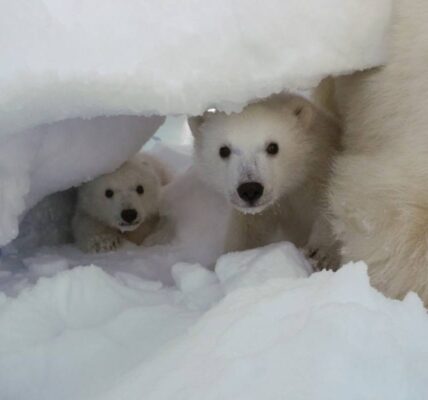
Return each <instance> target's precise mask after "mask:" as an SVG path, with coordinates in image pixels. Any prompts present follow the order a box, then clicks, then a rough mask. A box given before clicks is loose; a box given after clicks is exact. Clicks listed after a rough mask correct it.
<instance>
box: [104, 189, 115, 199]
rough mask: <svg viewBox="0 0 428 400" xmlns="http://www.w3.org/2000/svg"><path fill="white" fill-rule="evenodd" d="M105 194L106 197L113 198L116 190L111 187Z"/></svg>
mask: <svg viewBox="0 0 428 400" xmlns="http://www.w3.org/2000/svg"><path fill="white" fill-rule="evenodd" d="M104 194H105V195H106V197H107V198H108V199H111V198H112V197H113V195H114V192H113V190H111V189H107V190H106V191H105V193H104Z"/></svg>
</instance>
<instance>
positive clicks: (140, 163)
mask: <svg viewBox="0 0 428 400" xmlns="http://www.w3.org/2000/svg"><path fill="white" fill-rule="evenodd" d="M168 181H169V176H168V173H167V171H166V169H165V168H164V167H163V165H162V164H161V163H160V162H159V161H158V160H157V159H155V158H154V157H152V156H149V155H148V154H146V153H140V154H138V155H136V156H134V158H132V159H131V160H129V161H127V162H125V163H124V164H123V165H122V166H121V167H120V168H119V169H117V170H116V171H114V172H112V173H110V174H105V175H102V176H100V177H98V178H96V179H94V180H92V181H90V182H87V183H84V184H83V185H82V186H80V187H79V189H78V199H77V206H76V212H75V215H74V218H73V221H72V228H73V234H74V238H75V242H76V244H77V246H78V247H79V248H80V249H81V250H83V251H85V252H101V251H109V250H114V249H116V248H118V247H119V246H120V245H121V244H122V242H123V239H127V240H130V241H133V242H135V243H136V244H141V243H142V242H143V241H144V240H145V238H146V237H147V236H148V235H150V234H151V233H153V231H154V229H155V227H156V225H157V224H158V222H159V219H160V218H159V202H160V190H161V186H162V185H164V184H166V183H168Z"/></svg>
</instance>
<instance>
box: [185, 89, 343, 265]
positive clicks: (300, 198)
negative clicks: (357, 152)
mask: <svg viewBox="0 0 428 400" xmlns="http://www.w3.org/2000/svg"><path fill="white" fill-rule="evenodd" d="M189 125H190V127H191V130H192V133H193V135H194V138H195V141H194V144H195V163H196V166H197V171H198V173H199V174H200V175H201V176H202V179H203V180H204V181H205V182H207V183H208V184H209V185H210V186H211V187H213V188H214V189H216V190H217V191H218V192H220V193H223V194H224V196H225V197H226V199H227V200H228V202H229V204H230V205H231V206H232V207H233V209H232V212H231V216H230V219H229V229H228V231H229V233H228V235H227V238H226V240H225V251H238V250H246V249H249V248H254V247H258V246H262V245H266V244H269V243H272V242H274V241H278V240H289V241H291V242H293V243H294V244H295V245H296V246H299V247H303V246H306V245H308V242H309V243H310V244H309V246H310V248H311V250H310V251H309V252H311V253H313V254H312V255H313V256H314V257H315V258H316V263H317V265H318V266H319V267H322V266H327V265H328V264H330V263H333V264H335V263H336V262H337V257H336V255H337V248H336V247H335V244H334V243H333V242H334V241H333V236H332V234H331V231H330V229H329V226H328V222H327V220H326V218H325V215H324V205H325V200H326V197H325V188H326V186H327V181H328V178H329V175H330V170H331V164H332V160H333V157H334V155H335V154H336V152H337V150H338V149H339V140H340V128H339V126H338V124H337V123H336V121H335V120H334V118H332V117H331V116H329V115H328V114H326V113H324V112H322V111H320V110H319V109H317V108H316V107H315V106H314V105H313V104H311V103H310V102H309V101H307V100H306V99H304V98H302V97H300V96H297V95H285V94H284V95H276V96H272V97H270V98H268V99H266V100H262V101H258V102H256V103H253V104H250V105H248V106H247V107H245V108H244V110H243V111H242V112H240V113H233V114H230V115H227V114H225V113H222V112H215V113H211V112H206V113H205V114H204V115H203V116H201V117H193V118H190V119H189ZM323 264H325V265H323Z"/></svg>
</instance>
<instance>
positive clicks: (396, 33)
mask: <svg viewBox="0 0 428 400" xmlns="http://www.w3.org/2000/svg"><path fill="white" fill-rule="evenodd" d="M427 21H428V2H427V1H426V0H406V1H404V0H397V1H396V2H395V10H394V20H393V26H392V42H391V49H390V53H391V59H390V62H389V63H388V65H387V66H386V67H384V68H380V69H376V70H372V71H368V72H364V73H358V74H356V75H353V76H350V77H346V78H343V79H340V80H338V82H337V95H338V96H337V98H338V104H339V107H340V109H341V111H342V113H343V116H344V121H345V125H346V132H345V152H344V154H343V156H342V157H340V158H339V160H338V162H337V164H336V170H335V171H336V173H335V176H334V179H333V184H332V188H331V196H330V199H331V209H332V212H333V214H334V217H335V218H334V230H335V232H336V234H337V236H338V237H339V238H340V240H341V241H342V242H343V244H344V247H343V257H344V260H345V261H348V260H361V259H362V260H364V261H366V262H367V263H368V265H369V273H370V277H371V281H372V283H373V284H374V285H375V286H376V287H377V288H379V289H381V290H382V291H383V292H384V293H385V294H387V295H389V296H393V297H399V298H401V297H403V296H404V295H405V294H406V293H407V292H408V291H410V290H413V291H416V292H417V293H419V295H420V296H421V297H422V299H423V300H424V302H425V304H426V305H427V304H428V103H427V93H428V78H427V62H428V59H427V54H428V24H427Z"/></svg>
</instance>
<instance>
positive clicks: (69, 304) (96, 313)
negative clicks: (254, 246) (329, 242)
mask: <svg viewBox="0 0 428 400" xmlns="http://www.w3.org/2000/svg"><path fill="white" fill-rule="evenodd" d="M56 268H58V270H61V268H59V267H58V266H57V267H56ZM115 275H116V278H113V277H112V276H110V275H107V274H106V273H105V272H103V271H102V270H101V269H99V268H97V267H85V268H83V267H82V268H75V269H73V270H71V271H64V272H60V273H58V274H57V275H56V276H55V277H53V278H51V279H46V278H43V279H41V280H40V281H39V282H38V283H37V284H36V286H34V287H33V288H32V289H27V290H25V291H23V292H22V293H21V294H20V295H19V296H18V297H17V298H15V299H14V298H6V297H3V298H1V299H0V388H1V389H0V391H1V396H2V397H1V398H4V399H14V400H21V399H22V400H28V399H31V400H50V399H52V400H56V399H59V398H61V399H63V400H67V399H70V400H80V399H100V400H101V399H102V400H109V399H111V400H117V399H127V400H133V399H135V400H137V399H142V398H144V399H147V400H149V399H150V400H152V399H153V400H161V399H165V400H170V399H176V400H193V399H195V400H200V399H207V400H210V399H213V400H214V399H215V400H217V399H222V400H228V399H230V400H235V399H248V400H251V399H254V400H260V399H266V400H270V399H272V400H274V399H301V400H313V399H314V398H316V399H320V400H323V399H325V400H332V399H334V400H336V399H337V400H339V399H340V400H342V399H358V400H369V399H389V400H426V398H427V396H428V369H427V368H426V367H427V365H428V343H427V340H426V337H427V336H428V320H427V317H426V313H425V310H424V308H423V306H422V303H421V302H420V301H419V299H418V298H417V297H416V296H415V295H409V296H408V297H407V298H406V300H405V301H403V302H399V301H393V300H388V299H385V298H384V297H383V296H382V295H381V294H379V293H377V292H376V291H375V290H374V289H372V288H371V287H370V285H369V281H368V277H367V273H366V268H365V266H364V265H362V264H355V265H349V266H346V267H344V268H343V269H342V270H340V271H339V272H337V273H335V274H333V273H328V272H323V273H317V274H314V275H312V276H311V277H310V278H307V275H308V264H307V263H306V261H305V260H304V259H303V258H302V256H301V255H300V253H299V252H298V251H297V250H296V249H295V248H294V247H293V246H292V245H290V244H277V245H272V246H269V247H266V248H264V249H258V250H253V251H249V252H244V253H242V254H232V255H228V256H224V257H222V258H221V259H220V260H219V262H218V263H217V266H216V269H215V272H210V271H208V270H206V269H204V268H203V267H201V266H200V265H192V264H177V265H176V266H175V267H174V268H173V276H174V278H175V281H176V283H177V288H171V287H163V286H162V285H161V284H160V283H156V282H149V281H145V280H142V279H139V278H137V277H135V276H132V275H127V274H126V273H123V272H121V271H117V272H116V274H115Z"/></svg>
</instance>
